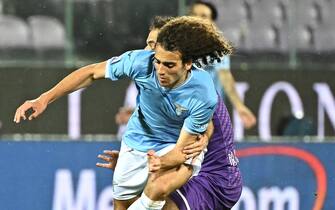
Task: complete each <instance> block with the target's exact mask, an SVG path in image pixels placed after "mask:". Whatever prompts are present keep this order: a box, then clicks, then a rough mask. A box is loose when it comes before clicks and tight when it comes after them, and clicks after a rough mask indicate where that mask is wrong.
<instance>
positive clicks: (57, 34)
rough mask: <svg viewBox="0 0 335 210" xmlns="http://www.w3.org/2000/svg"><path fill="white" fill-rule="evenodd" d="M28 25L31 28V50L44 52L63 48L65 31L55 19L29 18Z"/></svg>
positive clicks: (38, 16) (45, 17) (44, 17)
mask: <svg viewBox="0 0 335 210" xmlns="http://www.w3.org/2000/svg"><path fill="white" fill-rule="evenodd" d="M28 24H29V26H30V28H31V35H32V46H33V48H35V49H37V50H45V49H63V48H64V47H65V30H64V27H63V25H62V24H61V23H60V22H59V21H58V20H57V19H56V18H53V17H48V16H40V15H36V16H31V17H29V18H28Z"/></svg>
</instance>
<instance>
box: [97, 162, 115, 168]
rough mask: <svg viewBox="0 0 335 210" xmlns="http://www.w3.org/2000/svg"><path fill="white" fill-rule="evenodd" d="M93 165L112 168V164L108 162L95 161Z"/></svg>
mask: <svg viewBox="0 0 335 210" xmlns="http://www.w3.org/2000/svg"><path fill="white" fill-rule="evenodd" d="M95 165H96V166H98V167H100V168H107V169H113V167H112V164H110V163H96V164H95Z"/></svg>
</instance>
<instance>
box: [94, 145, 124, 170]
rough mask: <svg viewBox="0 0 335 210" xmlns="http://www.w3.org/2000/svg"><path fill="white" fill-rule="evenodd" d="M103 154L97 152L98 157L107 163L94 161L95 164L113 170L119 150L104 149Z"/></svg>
mask: <svg viewBox="0 0 335 210" xmlns="http://www.w3.org/2000/svg"><path fill="white" fill-rule="evenodd" d="M104 154H106V155H101V154H99V155H98V158H99V159H101V160H103V161H106V162H108V163H96V166H98V167H101V168H108V169H112V170H114V169H115V166H116V163H117V159H118V157H119V151H116V150H112V151H111V150H104Z"/></svg>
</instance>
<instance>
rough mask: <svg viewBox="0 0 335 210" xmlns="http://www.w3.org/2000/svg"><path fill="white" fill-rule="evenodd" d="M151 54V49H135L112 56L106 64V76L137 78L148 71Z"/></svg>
mask: <svg viewBox="0 0 335 210" xmlns="http://www.w3.org/2000/svg"><path fill="white" fill-rule="evenodd" d="M151 54H152V53H151V52H149V51H144V50H134V51H128V52H125V53H123V54H122V55H120V56H116V57H112V58H110V59H109V60H108V61H107V64H106V69H105V78H109V79H111V80H118V79H120V78H122V77H129V78H130V79H132V80H135V79H136V78H137V77H139V76H141V75H142V74H145V73H146V72H147V67H148V63H149V62H150V60H149V59H150V56H151Z"/></svg>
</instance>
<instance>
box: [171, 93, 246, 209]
mask: <svg viewBox="0 0 335 210" xmlns="http://www.w3.org/2000/svg"><path fill="white" fill-rule="evenodd" d="M213 124H214V133H213V136H212V138H211V140H210V141H209V144H208V146H207V148H208V151H207V153H206V154H205V159H204V161H203V163H202V167H201V170H200V172H199V175H198V176H195V177H192V178H191V179H190V180H189V181H188V182H187V183H186V184H185V185H184V186H183V187H181V188H180V189H179V190H177V191H176V192H174V193H172V194H171V196H170V197H171V199H172V200H173V201H174V202H175V203H176V204H177V206H178V207H179V209H180V210H188V209H192V210H216V209H217V210H223V209H230V208H231V207H232V206H233V205H234V204H235V203H236V202H237V200H238V199H239V197H240V195H241V192H242V179H241V174H240V171H239V168H238V166H237V165H238V159H237V158H236V156H235V146H234V139H233V128H232V124H231V121H230V117H229V113H228V111H227V109H226V106H225V105H224V103H223V100H222V99H221V98H220V99H219V101H218V104H217V107H216V110H215V112H214V115H213Z"/></svg>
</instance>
